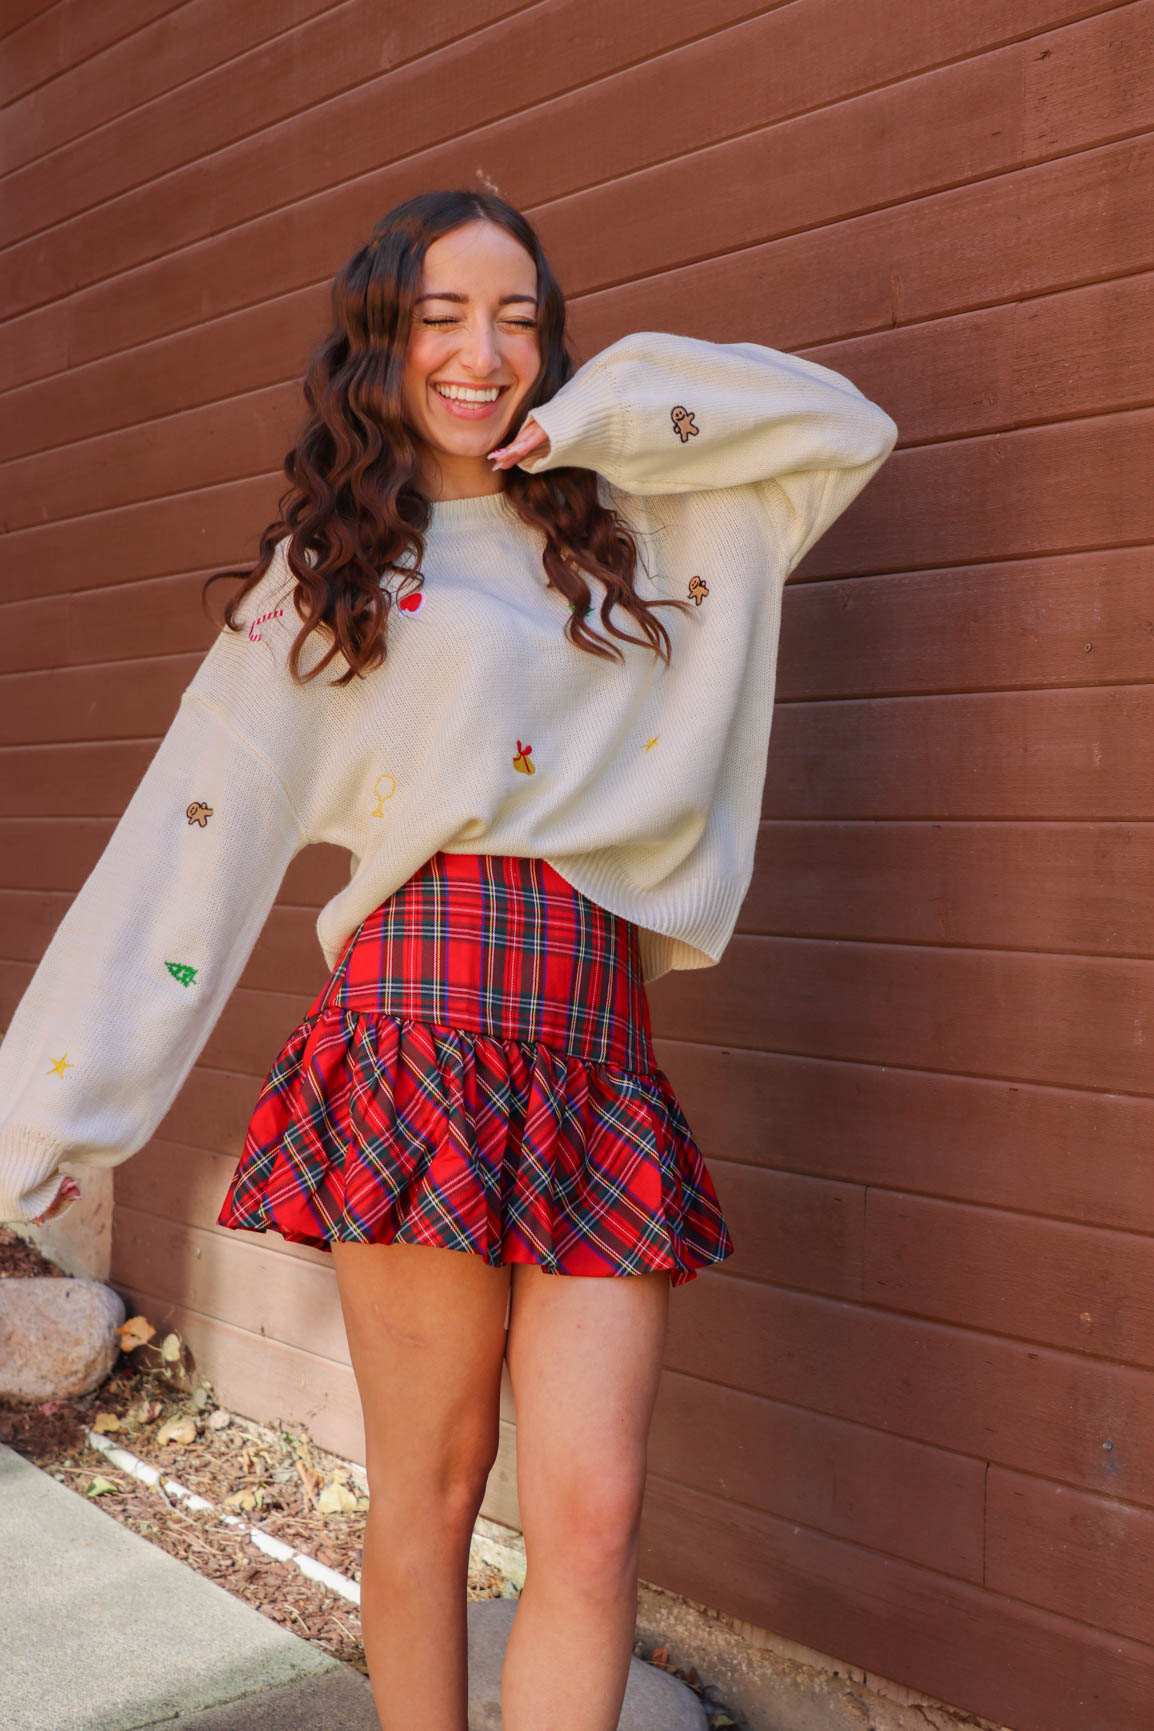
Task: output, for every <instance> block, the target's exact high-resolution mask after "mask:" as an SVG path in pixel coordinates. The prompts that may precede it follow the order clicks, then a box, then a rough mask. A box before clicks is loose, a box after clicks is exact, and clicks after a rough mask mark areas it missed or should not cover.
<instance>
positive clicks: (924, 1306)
mask: <svg viewBox="0 0 1154 1731" xmlns="http://www.w3.org/2000/svg"><path fill="white" fill-rule="evenodd" d="M1152 1293H1154V1235H1151V1234H1143V1233H1138V1232H1118V1231H1107V1230H1104V1229H1103V1228H1102V1227H1096V1226H1085V1225H1082V1224H1080V1223H1078V1222H1076V1221H1068V1220H1043V1219H1040V1218H1039V1217H1038V1216H1037V1215H1034V1214H1008V1213H1005V1212H1003V1211H1002V1210H999V1209H996V1208H981V1207H973V1206H972V1205H968V1204H963V1203H958V1202H952V1201H945V1200H941V1199H937V1198H933V1197H926V1196H910V1195H906V1194H904V1193H901V1192H896V1191H890V1190H882V1189H877V1188H874V1187H873V1186H871V1187H870V1188H869V1190H868V1191H867V1193H866V1197H865V1226H864V1231H863V1280H862V1298H863V1301H864V1302H865V1303H867V1304H874V1305H878V1306H881V1307H883V1308H885V1309H888V1310H899V1311H901V1312H903V1313H904V1314H905V1315H908V1316H925V1317H934V1318H936V1319H937V1320H938V1321H940V1322H952V1323H958V1324H960V1325H961V1326H963V1327H968V1328H977V1329H987V1330H989V1331H990V1332H992V1333H994V1334H1002V1335H1013V1336H1014V1337H1015V1338H1016V1339H1019V1340H1033V1341H1040V1342H1041V1343H1042V1344H1043V1345H1045V1346H1052V1347H1057V1348H1061V1349H1062V1350H1063V1351H1066V1352H1084V1353H1088V1354H1091V1355H1092V1356H1093V1357H1095V1358H1105V1359H1109V1360H1111V1361H1112V1362H1122V1363H1128V1364H1137V1365H1144V1366H1145V1367H1146V1368H1147V1369H1154V1297H1152V1296H1150V1295H1151V1294H1152ZM1151 1633H1152V1634H1154V1630H1152V1631H1151ZM1139 1639H1141V1640H1146V1639H1147V1636H1146V1635H1141V1636H1139Z"/></svg>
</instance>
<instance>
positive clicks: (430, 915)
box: [217, 852, 733, 1286]
mask: <svg viewBox="0 0 1154 1731" xmlns="http://www.w3.org/2000/svg"><path fill="white" fill-rule="evenodd" d="M651 1038H652V1030H651V1026H650V1019H649V1005H648V1000H647V998H646V994H645V984H644V976H643V973H642V967H641V957H640V953H639V949H638V943H637V928H636V926H635V925H634V924H632V923H631V922H630V921H628V920H626V919H623V918H621V917H620V916H618V915H616V914H612V913H610V912H609V911H608V910H607V909H605V908H602V907H600V906H599V905H598V904H597V903H595V902H592V901H590V900H589V899H588V897H586V896H584V895H582V894H581V892H580V891H578V890H576V889H574V888H573V887H572V886H571V885H570V884H568V883H567V882H566V881H565V879H564V878H563V877H562V876H561V875H560V873H559V872H557V871H556V870H555V869H554V868H553V867H552V866H550V865H549V864H547V862H546V861H544V860H542V859H535V858H523V857H521V856H519V855H512V854H465V853H461V854H458V853H444V852H441V853H437V854H434V855H433V857H432V858H431V859H430V860H428V861H427V862H426V863H425V865H424V866H422V867H421V868H420V870H419V871H417V872H416V873H414V875H413V876H412V877H411V878H410V879H409V880H408V882H407V883H406V884H403V885H402V886H401V888H400V889H399V890H397V891H396V892H395V893H394V894H393V895H391V896H390V897H389V898H388V899H387V900H386V901H384V902H383V903H382V904H381V905H380V907H378V908H377V909H375V910H374V912H373V913H371V914H370V915H369V916H368V918H367V919H365V920H364V921H362V923H361V925H360V926H359V927H358V928H357V930H356V931H355V932H353V933H352V935H351V937H350V938H349V940H348V942H347V943H346V945H345V947H344V949H343V951H342V953H341V956H340V958H339V960H338V962H337V964H336V966H335V968H334V969H333V971H332V973H331V974H330V976H329V978H328V980H327V981H326V983H325V985H324V986H323V987H322V989H321V991H320V992H319V993H318V995H317V997H316V998H315V999H314V1001H313V1003H312V1004H311V1005H310V1006H309V1008H308V1010H307V1011H306V1013H305V1016H304V1018H303V1020H302V1021H301V1022H300V1023H299V1025H298V1026H297V1027H296V1028H295V1029H294V1030H293V1032H292V1034H291V1035H290V1036H289V1038H288V1040H287V1041H286V1042H285V1044H284V1046H283V1047H282V1049H281V1051H280V1052H279V1054H278V1055H277V1058H276V1060H275V1062H274V1063H273V1065H272V1068H271V1069H270V1070H269V1072H268V1075H267V1077H266V1078H265V1081H264V1083H263V1085H262V1087H261V1090H260V1094H259V1096H258V1098H257V1102H256V1106H255V1109H254V1111H253V1114H252V1118H251V1121H250V1123H249V1126H248V1130H247V1134H246V1137H245V1143H244V1147H243V1150H242V1152H241V1156H240V1159H239V1161H238V1163H237V1167H236V1170H235V1172H234V1174H233V1177H232V1181H231V1183H230V1184H229V1187H228V1190H227V1192H226V1194H225V1198H224V1201H223V1203H222V1205H221V1208H220V1212H219V1214H218V1216H217V1220H218V1224H220V1225H221V1226H226V1227H231V1228H234V1229H238V1230H246V1231H254V1232H266V1231H274V1232H278V1233H280V1235H281V1236H282V1237H283V1238H285V1239H287V1240H289V1241H291V1242H294V1243H301V1244H311V1245H313V1246H315V1247H316V1248H317V1249H321V1250H326V1249H328V1247H329V1245H330V1243H331V1241H332V1240H333V1239H342V1240H349V1241H355V1242H361V1243H385V1244H388V1243H393V1242H398V1243H406V1244H428V1245H434V1246H438V1247H440V1248H445V1249H453V1250H461V1251H466V1252H469V1253H471V1254H473V1255H477V1256H483V1257H484V1258H485V1260H486V1261H487V1262H488V1263H489V1264H490V1265H491V1266H493V1267H497V1266H499V1265H500V1264H502V1263H511V1262H534V1263H537V1264H538V1265H539V1266H540V1267H542V1268H544V1269H546V1270H547V1271H548V1272H549V1273H554V1274H572V1275H625V1274H637V1273H641V1272H644V1271H647V1270H660V1269H667V1270H668V1271H669V1275H670V1280H671V1282H672V1284H673V1285H674V1286H679V1285H682V1284H683V1283H684V1282H685V1281H688V1280H692V1279H693V1278H694V1276H695V1275H696V1273H697V1270H698V1268H699V1267H701V1266H704V1265H706V1264H709V1263H716V1262H721V1261H723V1260H724V1258H725V1257H727V1256H729V1255H730V1254H731V1253H732V1250H733V1243H732V1240H731V1238H730V1234H729V1230H728V1227H727V1225H726V1222H725V1219H724V1217H723V1215H722V1211H721V1206H720V1204H719V1202H718V1199H717V1194H716V1192H715V1190H714V1187H713V1183H712V1180H711V1178H710V1175H709V1172H708V1169H707V1167H706V1164H705V1160H704V1157H703V1156H702V1153H701V1150H700V1149H699V1148H698V1146H697V1144H696V1142H695V1141H694V1138H693V1135H692V1132H691V1130H690V1127H689V1124H688V1122H687V1121H686V1118H685V1115H684V1113H683V1112H682V1109H681V1107H680V1105H679V1103H678V1101H677V1098H676V1096H675V1094H674V1091H673V1088H672V1085H671V1084H670V1082H669V1079H668V1077H667V1076H666V1075H665V1073H664V1071H663V1070H661V1069H660V1068H659V1067H658V1065H657V1063H656V1061H655V1058H654V1055H653V1049H652V1044H651Z"/></svg>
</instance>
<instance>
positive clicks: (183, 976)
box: [164, 962, 196, 986]
mask: <svg viewBox="0 0 1154 1731" xmlns="http://www.w3.org/2000/svg"><path fill="white" fill-rule="evenodd" d="M164 965H165V967H166V968H167V969H168V971H169V973H170V974H171V975H172V977H173V979H174V980H179V981H180V983H181V985H182V986H191V984H192V982H193V981H194V980H195V978H196V969H195V968H190V967H189V965H188V963H187V962H165V964H164Z"/></svg>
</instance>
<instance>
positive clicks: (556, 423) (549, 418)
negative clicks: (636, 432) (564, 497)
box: [520, 356, 631, 475]
mask: <svg viewBox="0 0 1154 1731" xmlns="http://www.w3.org/2000/svg"><path fill="white" fill-rule="evenodd" d="M598 359H599V357H596V356H595V357H594V359H593V360H592V361H589V362H586V364H585V366H584V367H581V368H579V369H578V371H577V372H575V373H574V374H573V376H572V378H570V379H567V380H566V382H565V383H564V384H563V385H562V386H561V389H560V390H559V391H558V392H557V394H556V396H555V397H551V398H550V400H549V401H548V402H547V403H543V404H542V405H541V407H540V408H537V409H532V410H531V411H530V415H531V417H532V419H533V420H534V421H536V423H537V425H538V426H539V427H540V428H541V430H542V431H543V432H544V433H545V434H546V435H547V436H548V439H549V454H548V456H546V457H542V456H540V455H539V454H538V455H535V456H532V457H528V458H526V459H525V460H524V461H523V462H522V463H521V465H520V466H521V468H522V469H524V470H525V471H526V472H527V473H528V474H530V475H536V474H538V473H539V472H540V471H541V470H543V469H557V468H562V467H568V466H572V467H574V468H578V469H594V470H596V471H597V472H598V473H599V474H600V473H603V472H604V470H603V465H606V464H608V465H610V466H615V465H616V464H618V463H619V462H620V461H621V460H622V458H623V457H624V456H625V454H626V449H627V446H628V442H629V431H630V426H631V416H630V413H629V408H628V405H627V404H625V403H624V402H622V400H621V398H620V396H619V395H618V393H617V389H616V387H615V385H614V382H613V378H612V376H611V374H610V370H609V368H608V367H603V366H598V365H597V360H598Z"/></svg>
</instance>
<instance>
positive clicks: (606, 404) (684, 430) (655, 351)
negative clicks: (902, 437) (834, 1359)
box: [521, 331, 898, 570]
mask: <svg viewBox="0 0 1154 1731" xmlns="http://www.w3.org/2000/svg"><path fill="white" fill-rule="evenodd" d="M531 413H532V417H533V419H534V420H535V421H536V422H537V424H538V425H539V426H540V427H541V428H542V430H543V431H544V432H545V433H546V434H547V435H548V438H549V449H548V451H547V453H546V454H545V455H544V456H542V455H540V454H539V453H538V454H534V455H532V456H530V457H528V458H526V459H525V460H524V461H523V462H522V464H521V467H522V468H523V469H525V470H526V472H527V473H528V474H531V475H536V474H539V473H541V472H542V471H544V470H546V469H553V468H559V467H561V466H568V465H573V466H576V467H578V468H587V469H593V470H595V471H596V472H597V473H598V474H600V475H602V476H604V478H605V479H606V480H607V481H608V482H609V483H610V485H611V486H613V487H617V488H620V489H621V490H623V491H624V492H626V493H637V494H644V493H682V492H689V491H692V490H695V489H707V488H722V487H740V486H749V487H751V488H752V489H753V491H754V493H755V495H756V497H757V500H758V502H759V504H761V505H762V506H763V507H764V509H765V511H766V513H767V515H768V517H769V519H770V523H771V525H772V528H773V530H774V532H775V534H776V535H777V537H778V539H779V540H780V541H781V543H782V544H783V547H784V549H785V552H786V555H787V558H788V566H789V569H790V570H792V568H793V567H794V565H796V564H797V563H798V562H799V560H800V559H802V558H803V556H804V555H805V554H806V553H807V552H808V551H809V549H810V548H811V547H812V546H813V545H814V543H815V542H816V541H817V540H818V539H819V538H820V537H821V535H823V534H824V532H825V531H826V529H828V528H829V527H830V525H831V524H832V523H833V522H834V521H835V519H836V518H837V517H839V516H840V515H841V513H842V512H843V511H844V510H845V508H846V506H847V505H849V503H850V502H851V500H852V499H853V498H854V497H855V495H856V494H857V493H859V492H860V491H861V489H862V488H863V487H864V486H865V485H866V483H867V482H868V481H869V480H870V479H871V478H872V476H873V475H874V474H875V473H876V471H877V470H878V469H879V468H880V467H881V465H882V464H883V463H884V462H885V460H886V458H887V457H888V456H889V454H890V452H891V451H892V449H893V447H894V444H895V442H896V440H897V434H898V429H897V424H896V422H895V421H893V420H892V419H891V417H890V416H889V415H888V414H887V413H886V412H885V410H884V409H882V408H880V407H879V405H878V404H877V403H874V402H871V401H870V399H869V398H868V397H866V396H865V395H863V393H862V392H861V391H859V390H858V388H857V386H856V385H854V384H852V383H851V382H850V380H849V379H847V378H844V377H843V376H842V374H841V373H836V372H834V371H833V370H832V369H831V368H830V367H823V366H821V365H820V364H819V363H818V362H817V361H810V360H804V359H803V358H802V357H801V356H799V355H791V354H786V353H784V352H783V351H782V350H780V349H771V348H767V347H765V346H763V345H762V344H760V343H711V342H705V341H703V340H701V339H699V338H696V337H685V336H677V335H674V334H672V333H670V332H666V331H638V332H635V333H633V334H632V335H630V336H625V337H622V338H621V339H620V340H619V341H618V342H615V343H611V344H610V345H609V347H608V348H605V349H602V351H601V353H600V354H598V355H595V356H594V357H593V359H592V360H590V361H586V363H585V364H584V365H583V366H582V367H580V368H578V370H577V371H576V372H575V373H574V374H573V375H572V377H571V378H569V379H568V380H567V381H566V382H565V384H564V385H562V386H561V388H560V390H559V391H557V392H556V394H555V395H554V396H553V397H552V398H551V399H550V400H549V402H547V403H545V404H543V405H542V406H541V407H540V408H536V409H533V410H532V411H531Z"/></svg>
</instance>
